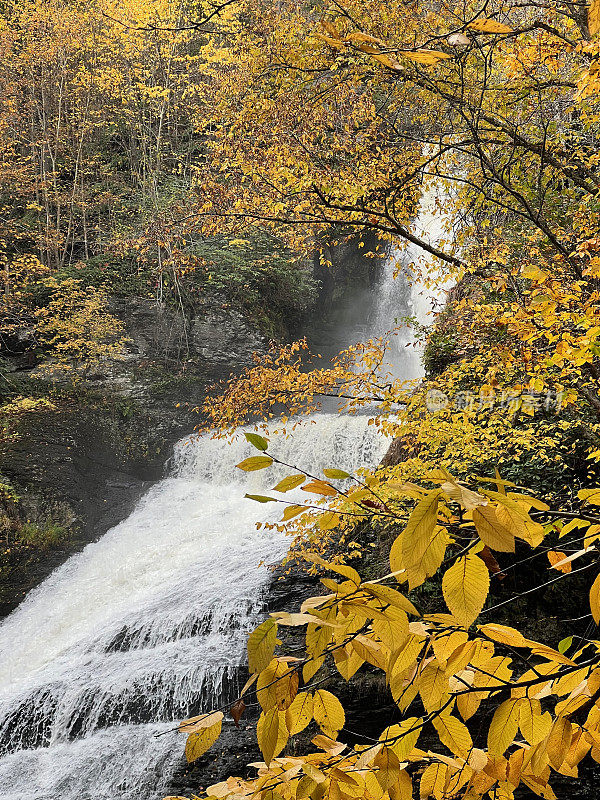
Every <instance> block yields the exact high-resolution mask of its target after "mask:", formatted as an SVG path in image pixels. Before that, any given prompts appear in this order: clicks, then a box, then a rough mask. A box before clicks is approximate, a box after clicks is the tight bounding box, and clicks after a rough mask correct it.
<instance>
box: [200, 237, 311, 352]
mask: <svg viewBox="0 0 600 800" xmlns="http://www.w3.org/2000/svg"><path fill="white" fill-rule="evenodd" d="M242 236H244V237H245V238H239V239H227V238H226V237H223V236H216V237H213V238H211V239H208V240H205V241H203V242H201V243H199V244H195V245H194V246H193V247H190V249H189V251H187V252H186V257H187V258H188V259H189V262H190V265H191V266H192V267H193V269H194V272H193V274H192V277H191V281H190V284H191V285H190V288H189V292H190V293H191V294H192V295H194V294H196V295H204V296H208V297H213V298H215V299H217V300H218V299H219V298H220V299H221V300H222V301H224V302H225V303H226V305H228V306H229V305H231V306H233V307H234V308H242V309H245V310H246V311H247V312H248V313H249V314H250V316H252V317H253V318H254V319H255V320H256V321H257V322H258V323H259V324H260V325H261V327H262V328H263V330H264V332H265V333H266V334H267V335H272V336H273V337H278V336H280V335H281V333H282V332H283V331H284V330H286V329H287V330H290V329H291V330H292V331H293V330H294V328H295V327H296V326H297V325H298V324H299V322H300V321H301V320H302V317H303V315H304V314H305V313H306V311H307V310H308V309H309V308H310V307H311V304H312V303H313V302H314V299H315V293H316V288H317V287H316V283H315V281H314V279H313V278H312V271H311V269H310V267H309V265H307V264H306V263H303V262H301V261H298V260H296V259H295V257H294V254H293V252H292V251H290V250H289V248H287V247H286V246H285V245H284V243H283V242H281V241H280V240H278V239H277V238H276V237H274V236H271V235H269V234H268V233H266V232H262V231H260V230H252V231H246V232H244V233H243V234H242Z"/></svg>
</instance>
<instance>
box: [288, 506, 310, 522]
mask: <svg viewBox="0 0 600 800" xmlns="http://www.w3.org/2000/svg"><path fill="white" fill-rule="evenodd" d="M303 511H306V508H305V507H304V506H299V505H291V506H288V507H287V508H286V509H285V510H284V512H283V519H284V520H285V521H287V520H288V519H292V518H293V517H297V516H298V514H301V513H302V512H303Z"/></svg>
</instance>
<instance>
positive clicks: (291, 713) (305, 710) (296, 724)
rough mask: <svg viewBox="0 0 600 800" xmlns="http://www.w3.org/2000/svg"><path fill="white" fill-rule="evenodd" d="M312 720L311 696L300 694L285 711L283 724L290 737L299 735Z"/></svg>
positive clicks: (306, 693) (309, 694)
mask: <svg viewBox="0 0 600 800" xmlns="http://www.w3.org/2000/svg"><path fill="white" fill-rule="evenodd" d="M312 718H313V696H312V694H311V693H310V692H300V693H299V694H297V695H296V697H295V698H294V701H293V702H292V704H291V705H290V706H288V708H287V709H286V711H285V724H286V726H287V729H288V731H289V733H290V735H291V736H293V735H294V734H296V733H300V731H303V730H304V728H306V726H307V725H308V724H309V723H310V721H311V720H312Z"/></svg>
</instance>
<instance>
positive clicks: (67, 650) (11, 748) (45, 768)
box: [0, 269, 415, 800]
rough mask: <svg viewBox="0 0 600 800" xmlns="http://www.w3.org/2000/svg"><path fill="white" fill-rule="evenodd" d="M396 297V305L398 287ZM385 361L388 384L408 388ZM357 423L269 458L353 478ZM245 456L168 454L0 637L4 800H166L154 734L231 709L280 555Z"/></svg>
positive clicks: (369, 434)
mask: <svg viewBox="0 0 600 800" xmlns="http://www.w3.org/2000/svg"><path fill="white" fill-rule="evenodd" d="M390 272H391V269H390ZM394 285H395V284H394V282H393V281H392V280H391V277H388V278H387V279H386V280H385V281H384V282H383V284H382V287H381V303H382V304H383V301H384V299H385V298H387V300H386V302H389V303H390V304H391V303H393V302H394V300H393V296H394V289H393V287H394ZM397 285H398V294H396V303H397V304H398V303H401V302H402V298H403V297H404V294H405V287H406V284H404V286H402V285H401V283H399V284H397ZM385 313H387V310H385ZM402 313H403V312H402V311H400V312H399V311H398V310H396V311H394V312H393V313H392V314H391V317H392V319H393V317H394V316H402ZM389 319H390V317H389V316H388V326H387V327H389ZM380 333H383V331H382V330H373V331H372V332H370V335H380ZM405 350H406V348H405ZM397 352H398V354H397V355H396V356H395V358H394V364H393V366H394V369H395V371H396V373H397V374H398V373H399V374H401V375H404V374H406V377H414V372H415V369H414V365H412V364H411V362H410V358H406V356H405V357H404V359H402V358H401V356H402V351H401V350H398V351H397ZM367 423H368V420H367V418H366V417H365V416H354V417H341V416H339V415H335V414H317V415H315V416H314V417H312V418H311V419H310V420H309V421H307V422H306V423H305V424H304V425H303V426H301V427H299V428H298V429H297V430H296V431H295V432H294V434H293V437H291V438H286V437H284V436H282V435H279V436H273V439H272V445H271V449H272V451H273V452H274V453H275V454H276V455H278V456H279V457H280V458H281V459H282V460H283V461H288V462H290V463H294V464H296V465H297V466H299V467H301V468H305V469H307V470H310V471H311V472H313V473H315V474H316V473H319V472H320V471H321V470H322V469H323V467H327V466H335V467H338V468H342V469H346V470H355V469H356V468H357V467H359V466H364V465H373V464H376V463H377V462H378V460H379V459H380V458H381V456H382V455H383V453H384V451H385V449H386V446H387V442H386V441H385V440H384V439H383V438H382V437H381V436H380V435H379V434H378V433H377V431H376V429H375V427H374V426H369V425H368V424H367ZM251 452H252V448H251V447H250V446H249V445H248V443H247V442H246V441H245V440H244V439H243V437H241V436H239V437H238V438H237V439H236V440H235V441H234V442H233V443H232V444H228V443H226V442H224V441H222V440H212V439H210V438H208V437H201V438H198V437H192V438H188V439H184V440H182V441H181V442H179V444H178V445H177V446H176V449H175V456H174V459H173V466H172V470H171V476H170V477H168V478H166V479H165V480H163V481H161V482H159V483H158V484H156V485H155V486H154V487H153V488H151V489H150V490H149V491H148V492H147V494H146V495H145V496H144V497H143V498H142V500H141V501H140V502H139V503H138V505H137V507H136V509H135V510H134V511H133V513H132V514H131V515H130V517H129V518H128V519H126V520H125V521H123V522H122V523H120V524H119V525H117V526H116V527H115V528H113V529H112V530H110V531H109V532H108V533H106V534H105V535H104V536H103V537H102V538H101V539H100V540H99V541H98V542H96V543H94V544H90V545H88V546H87V547H86V548H85V549H84V550H83V551H82V552H81V553H78V554H76V555H74V556H72V557H71V558H70V559H69V560H68V561H67V562H66V563H65V564H64V565H63V566H62V567H60V568H59V569H58V570H56V571H55V572H54V573H53V574H52V575H51V576H50V577H49V578H48V579H47V580H46V581H45V582H44V583H42V584H41V585H40V586H39V587H38V588H37V589H36V590H34V591H33V592H31V593H30V594H29V596H28V597H27V598H26V599H25V601H24V602H23V603H22V604H21V605H20V606H19V608H18V609H17V610H16V611H15V612H13V614H11V615H10V616H9V617H8V618H7V619H6V620H5V621H4V623H3V624H2V625H1V626H0V797H2V800H75V798H77V800H92V799H93V800H130V798H131V799H133V798H141V797H143V798H145V800H153V799H154V798H160V797H162V796H163V795H164V793H165V792H166V791H167V790H168V788H169V783H170V780H171V778H172V776H173V774H174V773H175V771H176V770H177V769H178V768H179V766H180V765H181V763H182V750H183V739H182V737H180V736H178V735H164V736H160V737H157V736H156V734H157V733H163V732H165V731H169V730H170V729H172V728H173V720H178V719H181V718H182V717H183V716H186V715H187V714H189V713H191V712H193V713H197V711H198V710H199V709H201V708H208V707H209V706H211V705H214V704H217V703H219V702H220V701H221V702H223V701H226V700H228V699H230V697H231V695H232V694H235V691H236V689H237V688H238V687H237V686H235V680H236V673H237V668H238V666H239V664H240V663H241V662H242V661H243V652H244V646H245V639H246V634H247V632H248V631H249V630H250V629H251V628H252V627H253V626H254V625H255V624H256V622H257V620H258V618H259V616H260V611H261V607H262V600H263V596H264V592H265V589H266V588H267V586H268V583H269V571H268V569H267V568H266V567H265V566H260V564H261V563H266V564H269V563H277V562H278V561H279V560H281V558H282V557H283V556H284V554H285V552H286V544H287V543H286V539H285V537H284V535H283V534H280V533H277V532H274V531H269V532H265V531H264V530H257V528H256V522H257V521H259V520H262V521H268V520H269V519H276V518H278V517H279V514H280V512H281V509H280V507H276V508H273V506H271V505H269V506H257V505H256V504H254V503H252V501H250V500H247V499H245V498H244V493H245V492H246V491H250V492H256V491H260V490H261V489H265V488H268V487H270V486H272V485H273V482H274V479H275V480H276V475H274V472H275V470H269V471H268V474H267V473H266V472H265V473H263V472H258V473H251V474H244V473H240V471H239V470H236V469H235V466H234V465H235V464H236V463H238V462H239V461H241V460H242V459H243V458H245V457H246V456H247V455H250V454H251ZM254 452H255V451H254ZM288 498H289V495H288V496H286V499H288Z"/></svg>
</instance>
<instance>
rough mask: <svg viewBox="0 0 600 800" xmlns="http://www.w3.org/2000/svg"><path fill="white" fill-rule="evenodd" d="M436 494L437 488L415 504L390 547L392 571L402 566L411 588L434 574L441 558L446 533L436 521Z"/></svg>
mask: <svg viewBox="0 0 600 800" xmlns="http://www.w3.org/2000/svg"><path fill="white" fill-rule="evenodd" d="M439 497H440V492H439V490H437V489H436V490H434V491H431V492H428V493H427V494H426V495H425V497H424V498H423V499H422V500H420V501H419V502H418V503H417V505H416V506H415V508H414V509H413V511H412V513H411V515H410V517H409V519H408V523H407V525H406V528H405V529H404V531H403V532H402V533H401V534H400V536H399V537H398V538H397V539H396V541H395V542H394V544H393V545H392V548H391V550H390V565H391V568H392V571H396V570H399V569H405V570H406V576H407V578H408V584H409V588H411V589H414V588H415V587H416V586H419V585H420V584H421V583H423V581H424V580H425V579H426V578H428V577H430V576H431V575H434V574H435V573H436V572H437V570H438V569H439V566H440V564H441V563H442V561H443V559H444V554H445V552H446V547H447V545H448V533H447V531H446V529H445V528H443V527H442V526H440V525H438V524H437V512H438V504H439Z"/></svg>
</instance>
